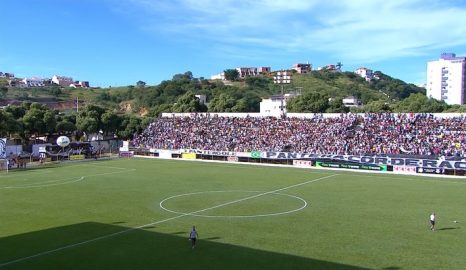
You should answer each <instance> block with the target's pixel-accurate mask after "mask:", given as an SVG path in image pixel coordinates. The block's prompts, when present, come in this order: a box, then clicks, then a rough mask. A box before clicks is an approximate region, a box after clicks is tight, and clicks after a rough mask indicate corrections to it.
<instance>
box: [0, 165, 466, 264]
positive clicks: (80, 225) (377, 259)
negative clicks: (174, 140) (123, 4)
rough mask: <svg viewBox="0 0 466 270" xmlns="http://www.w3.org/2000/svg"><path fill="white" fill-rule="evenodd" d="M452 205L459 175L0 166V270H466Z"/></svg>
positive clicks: (460, 218)
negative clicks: (193, 236)
mask: <svg viewBox="0 0 466 270" xmlns="http://www.w3.org/2000/svg"><path fill="white" fill-rule="evenodd" d="M465 208H466V179H465V180H463V179H446V178H430V177H420V176H399V175H388V174H362V173H357V172H347V171H325V170H317V169H298V168H285V167H269V166H250V165H241V164H232V163H228V164H227V163H206V162H192V161H173V160H156V159H143V158H134V159H116V160H106V161H92V162H79V163H67V164H61V165H55V166H50V167H40V168H34V169H28V170H22V171H12V172H10V173H8V174H6V173H4V172H2V173H0V270H3V269H351V270H353V269H354V270H357V269H392V270H395V269H466V255H465V254H466V227H465V224H466V209H465ZM432 212H435V213H436V214H437V225H436V226H437V227H436V231H431V230H430V229H429V228H430V225H429V224H428V219H429V215H430V214H431V213H432ZM193 225H195V226H196V228H197V230H198V233H199V240H198V242H197V245H196V247H195V248H194V249H192V248H191V243H190V241H189V240H188V234H189V231H190V230H191V228H192V226H193Z"/></svg>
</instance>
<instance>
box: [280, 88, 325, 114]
mask: <svg viewBox="0 0 466 270" xmlns="http://www.w3.org/2000/svg"><path fill="white" fill-rule="evenodd" d="M328 107H329V102H328V97H327V96H325V95H321V94H320V93H314V92H307V93H306V94H304V95H301V96H297V97H295V98H293V99H291V100H290V101H289V102H288V103H287V109H288V111H289V112H299V113H321V112H325V110H327V108H328Z"/></svg>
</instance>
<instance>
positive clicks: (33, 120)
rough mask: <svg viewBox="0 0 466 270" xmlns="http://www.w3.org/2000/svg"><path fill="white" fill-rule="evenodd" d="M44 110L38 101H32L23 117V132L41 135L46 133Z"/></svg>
mask: <svg viewBox="0 0 466 270" xmlns="http://www.w3.org/2000/svg"><path fill="white" fill-rule="evenodd" d="M45 112H46V110H45V108H44V107H43V106H42V105H41V104H39V103H32V104H31V106H30V108H29V110H28V111H27V112H26V114H25V115H24V117H23V124H24V132H25V133H26V134H35V135H42V134H44V133H46V125H45V122H44V114H45Z"/></svg>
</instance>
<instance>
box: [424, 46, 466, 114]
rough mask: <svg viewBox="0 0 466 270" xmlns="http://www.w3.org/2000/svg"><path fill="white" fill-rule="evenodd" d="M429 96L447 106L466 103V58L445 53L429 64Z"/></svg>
mask: <svg viewBox="0 0 466 270" xmlns="http://www.w3.org/2000/svg"><path fill="white" fill-rule="evenodd" d="M426 89H427V96H428V97H430V98H435V99H438V100H443V101H445V102H446V103H447V104H450V105H453V104H459V105H463V104H465V103H466V94H465V90H466V57H457V56H456V54H454V53H443V54H442V55H441V56H440V59H439V60H436V61H430V62H428V63H427V86H426Z"/></svg>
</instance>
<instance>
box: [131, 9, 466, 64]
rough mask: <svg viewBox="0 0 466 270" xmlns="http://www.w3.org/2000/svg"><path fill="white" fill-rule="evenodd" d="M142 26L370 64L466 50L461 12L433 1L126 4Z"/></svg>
mask: <svg viewBox="0 0 466 270" xmlns="http://www.w3.org/2000/svg"><path fill="white" fill-rule="evenodd" d="M126 1H128V3H130V4H131V5H135V6H137V7H139V8H142V10H144V11H146V12H147V13H146V14H149V16H147V17H148V19H147V21H145V24H146V25H145V28H146V29H150V30H151V31H156V32H164V33H177V34H182V35H180V36H183V37H186V39H193V38H194V39H204V40H206V41H210V42H211V43H219V44H228V46H237V47H241V46H257V47H263V48H266V49H267V48H273V49H283V50H288V51H290V52H293V51H304V52H309V53H312V52H324V53H328V54H331V55H333V56H335V57H338V58H339V59H342V60H343V61H358V62H371V61H375V60H377V61H380V60H383V59H388V58H396V57H404V56H412V55H424V54H427V53H429V54H430V53H432V51H435V50H436V53H438V51H442V50H443V49H444V48H448V47H453V46H462V45H466V28H464V25H466V7H465V6H459V5H458V3H457V1H456V2H455V1H448V0H447V1H436V0H424V1H421V0H391V1H386V0H383V1H382V0H372V1H367V0H342V1H327V2H323V1H318V0H309V1H303V0H257V1H245V0H236V1H233V0H222V1H220V0H173V1H167V0H153V1H151V0H126Z"/></svg>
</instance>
